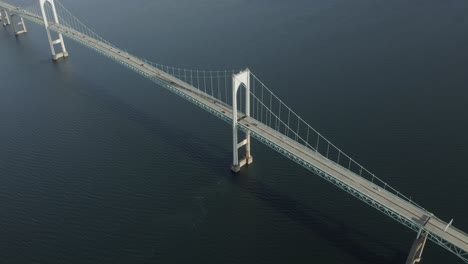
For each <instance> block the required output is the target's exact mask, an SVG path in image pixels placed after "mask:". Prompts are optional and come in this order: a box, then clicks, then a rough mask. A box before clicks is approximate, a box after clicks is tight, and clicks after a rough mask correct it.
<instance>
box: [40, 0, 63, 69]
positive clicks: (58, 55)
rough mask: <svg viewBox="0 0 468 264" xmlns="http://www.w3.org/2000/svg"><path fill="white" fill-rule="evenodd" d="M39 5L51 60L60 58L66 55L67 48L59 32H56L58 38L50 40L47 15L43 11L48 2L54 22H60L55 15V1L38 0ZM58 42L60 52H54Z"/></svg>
mask: <svg viewBox="0 0 468 264" xmlns="http://www.w3.org/2000/svg"><path fill="white" fill-rule="evenodd" d="M39 3H40V6H41V12H42V18H43V19H44V26H45V29H46V31H47V38H48V39H49V45H50V51H51V52H52V59H53V60H58V59H60V58H65V57H68V52H67V49H66V48H65V43H64V42H63V37H62V34H61V33H58V38H57V39H56V40H52V37H51V34H50V30H49V21H48V20H47V15H46V12H45V4H46V3H49V4H50V6H51V7H52V14H53V16H54V17H53V19H54V21H53V22H54V23H55V24H60V23H59V20H58V16H57V10H56V9H55V3H54V0H39ZM57 44H60V46H61V48H62V52H59V53H56V52H55V45H57Z"/></svg>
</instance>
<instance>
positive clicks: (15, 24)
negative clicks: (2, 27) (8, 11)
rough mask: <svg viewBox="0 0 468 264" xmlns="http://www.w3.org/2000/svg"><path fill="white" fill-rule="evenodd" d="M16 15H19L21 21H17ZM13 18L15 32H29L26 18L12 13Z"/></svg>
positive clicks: (18, 33) (19, 33)
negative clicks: (25, 21)
mask: <svg viewBox="0 0 468 264" xmlns="http://www.w3.org/2000/svg"><path fill="white" fill-rule="evenodd" d="M15 17H19V22H15ZM11 18H12V20H13V29H14V30H15V34H16V35H17V36H18V35H21V34H23V33H26V32H28V30H27V29H26V24H25V23H24V19H23V17H22V16H20V15H15V14H12V15H11ZM18 26H21V28H20V29H18Z"/></svg>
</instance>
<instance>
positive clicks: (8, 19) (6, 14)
mask: <svg viewBox="0 0 468 264" xmlns="http://www.w3.org/2000/svg"><path fill="white" fill-rule="evenodd" d="M2 11H3V17H5V18H3V26H8V25H10V24H11V22H10V16H9V15H8V11H6V10H0V20H2Z"/></svg>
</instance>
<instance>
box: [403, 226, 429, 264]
mask: <svg viewBox="0 0 468 264" xmlns="http://www.w3.org/2000/svg"><path fill="white" fill-rule="evenodd" d="M428 234H429V233H427V232H421V231H420V232H419V233H418V236H417V237H416V239H415V240H414V243H413V246H412V247H411V250H410V253H409V255H408V258H407V259H406V264H415V263H419V262H421V259H422V253H423V250H424V246H425V245H426V240H427V235H428Z"/></svg>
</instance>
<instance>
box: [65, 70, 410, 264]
mask: <svg viewBox="0 0 468 264" xmlns="http://www.w3.org/2000/svg"><path fill="white" fill-rule="evenodd" d="M58 72H60V70H59V69H58ZM66 78H67V79H68V77H66ZM76 79H78V78H76V77H75V79H74V80H73V81H72V83H73V86H74V87H79V90H78V89H76V90H75V92H77V93H80V94H84V95H86V96H90V97H92V98H93V100H97V101H98V103H99V104H101V105H103V106H104V107H106V108H108V109H110V110H111V111H113V112H115V113H116V114H118V115H119V116H122V117H124V118H126V119H128V120H131V121H133V122H136V123H138V124H139V125H141V126H143V127H145V128H146V129H148V130H149V131H150V132H152V133H155V134H157V135H158V136H159V137H160V138H161V139H162V140H164V141H166V143H168V144H171V145H172V146H173V147H174V148H177V149H180V150H182V151H191V152H193V151H194V150H195V151H197V152H199V153H198V154H197V153H195V154H194V157H193V158H194V159H196V161H197V162H199V163H200V164H202V165H203V166H205V167H206V168H207V170H210V171H211V172H212V173H213V174H214V175H225V177H226V178H227V179H228V181H229V182H230V183H232V184H235V185H236V186H238V187H239V188H241V189H242V190H243V191H245V192H247V193H249V194H251V195H253V196H255V197H256V199H258V200H261V201H263V202H265V203H267V204H269V205H270V206H271V207H272V208H275V209H276V210H277V211H278V212H280V213H282V214H284V215H286V216H287V217H288V218H289V219H291V220H292V221H294V222H296V223H297V224H300V225H302V226H304V227H306V228H307V229H309V230H311V232H312V233H314V234H316V235H317V236H318V237H320V238H321V239H323V240H326V241H328V242H330V243H331V244H333V245H334V246H335V247H336V248H339V249H340V250H342V251H343V252H345V253H346V254H347V255H350V256H352V257H354V258H355V259H356V260H357V261H359V263H369V264H370V263H380V264H394V263H404V261H405V259H406V256H407V255H406V254H407V252H402V251H401V250H400V249H398V248H395V247H394V246H393V245H390V244H388V243H386V242H385V241H384V240H385V238H384V237H380V236H379V234H372V235H370V234H366V233H363V232H362V231H360V230H358V229H357V228H355V227H353V226H350V225H348V224H346V221H343V220H342V219H336V218H332V217H330V216H328V215H327V213H326V212H321V211H319V210H316V209H313V208H309V207H307V206H305V205H304V204H303V203H301V202H300V201H297V200H295V199H294V198H291V197H290V196H288V195H286V194H283V193H280V192H278V191H277V190H275V189H273V188H271V187H270V186H268V185H267V184H264V183H263V182H261V181H259V180H256V179H255V178H253V177H248V175H246V174H248V173H245V172H244V173H242V172H241V174H240V175H233V174H231V173H230V170H229V169H228V164H227V162H226V161H230V160H231V156H230V155H231V150H230V149H225V148H223V147H222V146H219V145H217V144H213V143H211V142H210V141H208V139H207V138H200V137H197V136H196V135H194V134H191V133H189V132H186V131H181V130H180V129H179V128H178V127H175V126H174V125H172V124H169V123H167V122H164V121H163V120H159V119H158V118H157V117H155V116H153V115H150V114H148V113H145V112H143V111H141V110H139V109H137V108H136V107H134V106H132V105H129V104H127V103H125V102H123V101H122V100H121V99H119V98H117V97H116V96H115V95H113V94H111V93H109V92H108V91H106V90H103V89H100V88H99V87H96V86H94V85H92V84H90V83H87V81H86V80H84V79H82V78H80V79H79V80H76ZM67 81H70V80H67ZM180 100H182V99H180ZM207 114H208V113H207ZM213 118H214V117H213ZM219 122H220V125H222V124H223V121H221V120H219ZM278 155H280V154H278ZM214 163H217V164H226V166H223V168H222V167H221V166H218V167H213V164H214ZM357 242H360V243H357Z"/></svg>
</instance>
